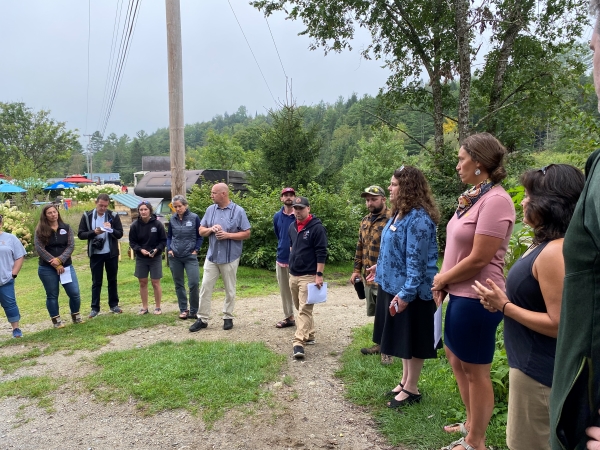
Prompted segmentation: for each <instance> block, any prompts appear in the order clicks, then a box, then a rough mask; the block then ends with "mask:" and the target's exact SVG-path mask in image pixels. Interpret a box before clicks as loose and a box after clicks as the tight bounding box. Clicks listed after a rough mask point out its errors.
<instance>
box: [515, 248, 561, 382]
mask: <svg viewBox="0 0 600 450" xmlns="http://www.w3.org/2000/svg"><path fill="white" fill-rule="evenodd" d="M547 244H548V242H544V243H542V244H540V245H539V246H537V247H536V248H535V249H533V250H532V251H531V253H529V254H528V255H527V256H525V257H524V258H520V259H519V260H518V261H517V262H515V263H514V265H513V266H512V267H511V269H510V271H509V272H508V277H507V279H506V295H507V296H508V298H509V300H510V301H511V302H513V303H514V304H515V305H517V306H520V307H521V308H525V309H528V310H530V311H535V312H547V310H546V304H545V303H544V297H543V296H542V291H541V290H540V285H539V283H538V281H537V280H536V279H535V278H534V276H533V263H534V262H535V260H536V258H537V257H538V255H539V254H540V252H541V251H542V250H543V249H544V248H545V247H546V245H547ZM504 346H505V347H506V354H507V356H508V365H509V366H510V367H512V368H515V369H519V370H520V371H521V372H523V373H524V374H525V375H527V376H529V377H531V378H533V379H534V380H536V381H537V382H539V383H541V384H543V385H544V386H548V387H552V372H553V370H554V355H555V353H556V338H552V337H550V336H545V335H543V334H540V333H538V332H536V331H533V330H531V329H530V328H527V327H525V326H523V325H521V324H520V323H519V322H517V321H516V320H513V319H511V318H510V317H506V316H505V317H504Z"/></svg>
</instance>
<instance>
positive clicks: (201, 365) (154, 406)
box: [86, 340, 285, 426]
mask: <svg viewBox="0 0 600 450" xmlns="http://www.w3.org/2000/svg"><path fill="white" fill-rule="evenodd" d="M284 359H285V357H284V356H282V355H277V354H275V353H273V352H272V351H270V350H269V349H268V348H267V347H266V346H265V345H264V344H263V343H228V342H198V341H194V340H189V341H184V342H182V343H178V344H174V343H172V342H159V343H157V344H154V345H151V346H149V347H145V348H142V349H132V350H125V351H119V352H109V353H105V354H102V355H100V356H98V357H97V358H96V360H95V361H96V363H97V364H98V365H99V366H100V367H101V370H100V371H98V372H97V373H95V374H93V375H90V376H89V377H87V379H86V380H87V385H88V387H89V389H90V390H92V391H94V393H95V395H96V396H97V397H98V398H99V399H101V400H104V401H113V400H117V401H121V402H125V401H127V400H128V399H129V398H130V397H133V398H135V399H136V400H137V401H138V407H139V408H140V409H142V410H143V411H145V412H146V413H148V414H153V413H156V412H158V411H163V410H169V409H178V408H181V409H186V410H188V411H190V412H192V413H194V414H195V413H197V412H200V413H201V415H202V419H203V420H204V421H205V422H206V424H207V426H210V425H211V424H212V423H214V422H215V421H216V420H217V419H219V418H220V417H222V416H223V414H224V412H225V411H226V410H227V409H230V408H232V407H235V406H238V405H243V404H248V403H252V402H257V401H259V400H260V399H262V398H265V397H266V396H268V395H270V394H269V393H268V392H267V391H265V390H264V389H263V388H262V385H263V384H264V383H266V382H269V381H273V380H274V379H275V378H276V376H277V374H278V373H279V372H280V369H281V365H282V364H283V361H284Z"/></svg>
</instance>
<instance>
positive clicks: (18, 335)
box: [13, 328, 23, 338]
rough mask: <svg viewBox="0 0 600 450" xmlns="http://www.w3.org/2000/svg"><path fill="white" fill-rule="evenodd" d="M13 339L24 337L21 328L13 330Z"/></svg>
mask: <svg viewBox="0 0 600 450" xmlns="http://www.w3.org/2000/svg"><path fill="white" fill-rule="evenodd" d="M13 337H14V338H22V337H23V332H22V331H21V329H20V328H15V329H14V330H13Z"/></svg>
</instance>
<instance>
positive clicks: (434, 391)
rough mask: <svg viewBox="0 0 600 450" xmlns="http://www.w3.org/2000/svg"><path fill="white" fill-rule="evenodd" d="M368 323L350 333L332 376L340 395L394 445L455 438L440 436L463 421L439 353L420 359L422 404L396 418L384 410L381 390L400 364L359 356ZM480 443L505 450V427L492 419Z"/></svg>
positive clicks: (433, 444)
mask: <svg viewBox="0 0 600 450" xmlns="http://www.w3.org/2000/svg"><path fill="white" fill-rule="evenodd" d="M372 335H373V325H367V326H365V327H362V328H359V329H357V330H355V331H354V338H353V342H352V344H351V345H350V346H349V347H348V348H347V349H346V350H345V351H344V353H343V355H342V358H341V360H342V368H341V369H340V370H339V371H338V372H337V373H336V375H337V376H338V377H340V378H341V379H343V380H344V383H345V384H346V389H347V390H346V396H347V398H348V399H349V400H351V401H352V402H353V403H356V404H358V405H363V406H367V407H369V408H371V410H372V413H373V416H374V418H375V420H376V422H377V423H378V426H379V428H380V430H381V431H382V432H383V433H384V434H385V435H386V436H387V437H388V439H389V440H390V442H391V444H392V445H394V446H397V445H404V446H408V447H410V448H414V449H431V448H440V447H442V446H444V445H448V444H449V443H450V442H452V441H453V440H456V439H458V437H460V435H458V436H457V435H450V434H447V433H446V432H444V430H443V426H444V425H446V424H448V423H454V422H462V421H464V419H465V412H464V406H463V404H462V401H461V398H460V394H459V392H458V386H457V385H456V381H455V379H454V375H453V374H452V368H451V367H450V364H449V363H448V361H447V359H446V357H445V355H444V352H443V350H440V351H439V352H438V358H437V359H428V360H426V361H425V366H424V368H423V372H422V373H421V378H420V380H419V390H420V391H421V392H422V393H423V401H422V402H421V403H419V404H414V405H412V406H410V407H409V408H403V409H402V414H399V413H398V411H395V410H391V409H389V408H387V407H386V402H387V401H388V399H386V398H385V397H384V394H385V392H387V391H389V390H390V389H391V388H393V387H394V386H396V385H397V384H398V382H399V381H400V378H401V377H402V364H401V363H400V362H395V363H394V364H393V365H391V366H383V365H381V364H380V358H379V355H376V356H364V355H362V354H361V353H360V349H361V348H362V347H370V346H371V345H372V341H371V338H372ZM486 445H487V446H488V447H489V446H493V447H494V448H495V449H506V428H505V423H502V421H500V420H494V419H492V422H491V423H490V426H489V427H488V430H487V441H486Z"/></svg>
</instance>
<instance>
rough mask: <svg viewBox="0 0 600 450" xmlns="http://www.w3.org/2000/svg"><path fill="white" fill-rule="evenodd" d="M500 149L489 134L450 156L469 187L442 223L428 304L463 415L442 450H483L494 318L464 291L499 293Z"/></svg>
mask: <svg viewBox="0 0 600 450" xmlns="http://www.w3.org/2000/svg"><path fill="white" fill-rule="evenodd" d="M505 154H506V149H505V148H504V147H503V146H502V144H501V143H500V142H499V141H498V140H497V139H496V138H495V137H494V136H492V135H491V134H489V133H480V134H475V135H472V136H469V137H467V138H466V139H465V140H464V141H463V143H462V146H461V147H460V150H459V151H458V164H457V166H456V170H457V172H458V175H459V177H460V179H461V181H462V182H463V183H465V184H470V185H473V187H472V188H470V189H469V190H467V191H465V192H464V193H463V194H462V195H461V196H460V197H459V200H458V208H457V209H456V213H455V214H454V216H453V217H452V219H451V220H450V222H449V223H448V228H447V231H446V233H447V237H446V250H445V254H444V263H443V265H442V270H441V271H440V273H439V274H438V275H436V277H435V278H434V280H433V288H432V289H433V291H434V298H435V300H436V303H437V304H441V302H442V301H443V299H444V298H445V297H446V293H448V294H449V295H450V301H449V303H448V308H447V309H446V323H445V329H444V343H445V350H446V356H447V357H448V361H449V362H450V365H451V366H452V370H453V372H454V376H455V377H456V381H457V383H458V389H459V391H460V396H461V398H462V401H463V403H464V404H465V408H466V412H467V420H466V422H465V423H464V424H454V425H449V426H446V427H444V430H445V431H446V432H448V433H455V432H460V433H462V434H463V436H464V437H463V438H462V439H460V440H459V441H455V442H453V443H452V444H450V445H449V446H447V447H445V448H446V449H448V450H453V449H454V450H464V449H467V450H484V449H485V432H486V429H487V426H488V423H489V421H490V418H491V417H492V411H493V409H494V391H493V388H492V381H491V378H490V368H491V365H492V359H493V357H494V349H495V342H496V339H495V338H496V328H497V327H498V324H499V323H500V321H501V320H502V317H503V315H502V313H501V312H493V313H492V312H490V311H487V310H486V309H485V308H483V307H482V306H481V304H480V303H479V298H478V297H477V294H475V292H474V291H473V289H472V288H471V286H472V285H473V284H475V280H477V281H480V282H485V280H486V279H487V278H489V279H491V280H493V281H494V282H495V283H496V284H497V285H498V286H499V287H500V288H501V289H502V290H504V289H505V287H504V272H503V269H504V255H505V254H506V250H507V249H508V243H509V240H510V235H511V233H512V229H513V225H514V223H515V208H514V205H513V202H512V199H511V198H510V196H509V195H508V194H507V193H506V191H505V190H504V189H503V188H502V186H500V184H499V183H500V181H502V179H504V178H505V177H506V171H505V169H504V167H503V165H502V162H503V159H504V155H505Z"/></svg>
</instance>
